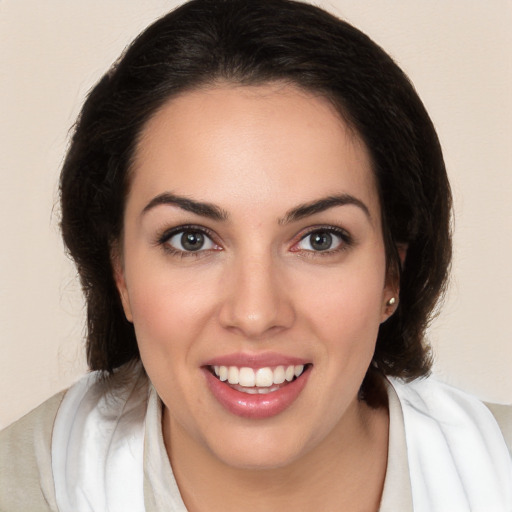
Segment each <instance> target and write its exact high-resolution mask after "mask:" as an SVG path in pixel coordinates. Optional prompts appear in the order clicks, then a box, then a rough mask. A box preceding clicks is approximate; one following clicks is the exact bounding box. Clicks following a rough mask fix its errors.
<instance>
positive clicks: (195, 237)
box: [181, 231, 204, 251]
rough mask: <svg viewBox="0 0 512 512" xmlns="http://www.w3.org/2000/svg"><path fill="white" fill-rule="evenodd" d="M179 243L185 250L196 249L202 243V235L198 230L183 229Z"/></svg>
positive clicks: (200, 246) (201, 245)
mask: <svg viewBox="0 0 512 512" xmlns="http://www.w3.org/2000/svg"><path fill="white" fill-rule="evenodd" d="M181 245H182V246H183V248H184V249H185V250H187V251H198V250H199V249H201V248H202V247H203V245H204V235H203V234H202V233H200V232H199V231H185V232H184V233H183V234H182V235H181Z"/></svg>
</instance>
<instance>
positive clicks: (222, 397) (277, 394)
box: [203, 353, 311, 419]
mask: <svg viewBox="0 0 512 512" xmlns="http://www.w3.org/2000/svg"><path fill="white" fill-rule="evenodd" d="M308 362H309V361H305V360H304V359H299V358H294V357H288V356H283V355H282V354H276V353H265V354H254V355H247V354H231V355H227V356H222V357H218V358H214V359H211V360H209V361H207V362H206V363H205V365H204V366H203V371H204V375H205V377H206V381H207V383H208V386H209V389H210V391H211V392H212V394H213V396H214V397H215V398H216V399H217V401H218V402H219V403H220V404H221V405H222V406H223V407H224V408H225V409H227V410H228V411H229V412H231V413H232V414H235V415H236V416H240V417H243V418H251V419H263V418H270V417H272V416H275V415H277V414H279V413H281V412H283V411H284V410H285V409H287V408H288V407H289V406H290V405H291V404H292V403H293V402H294V401H295V400H296V399H297V397H298V396H299V395H300V393H301V391H302V390H303V389H304V386H305V385H306V383H307V381H308V378H309V375H310V373H311V367H310V366H308V367H306V369H305V370H304V372H303V373H302V375H301V376H300V377H299V378H297V379H295V380H293V381H292V382H289V383H286V384H283V385H282V386H281V387H280V388H279V389H278V390H276V391H273V392H271V393H266V394H248V393H244V392H242V391H237V390H236V389H233V388H232V387H231V386H230V385H229V384H228V383H227V382H221V381H220V380H219V379H218V378H217V377H215V376H214V375H213V374H212V373H211V371H210V369H209V367H210V366H238V367H239V368H241V367H248V368H254V369H255V368H263V367H267V366H268V367H276V366H280V365H282V366H289V365H306V364H307V363H308Z"/></svg>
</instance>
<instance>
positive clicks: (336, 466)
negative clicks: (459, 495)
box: [163, 400, 389, 512]
mask: <svg viewBox="0 0 512 512" xmlns="http://www.w3.org/2000/svg"><path fill="white" fill-rule="evenodd" d="M163 427H164V439H165V440H166V446H167V451H168V454H169V459H170V461H171V465H172V467H173V471H174V474H175V478H176V481H177V483H178V486H179V488H180V492H181V495H182V497H183V500H184V502H185V504H186V506H187V510H189V511H190V512H203V511H208V512H217V511H219V512H220V511H223V512H231V511H239V510H244V511H245V512H252V511H253V510H254V511H256V510H257V511H260V510H263V509H264V507H267V508H268V509H270V510H281V509H283V510H345V509H348V510H353V509H356V508H357V509H358V510H369V511H370V510H375V511H377V510H378V508H379V503H380V498H381V495H382V489H383V485H384V479H385V474H386V464H387V447H388V430H389V418H388V411H387V407H381V408H378V409H372V408H370V407H368V406H367V405H366V403H365V402H360V401H357V400H356V401H354V402H353V404H352V405H351V407H350V410H348V411H347V413H346V414H345V415H344V417H343V420H342V421H340V423H339V424H338V425H337V427H336V428H335V429H333V431H331V432H330V434H329V435H328V436H327V437H326V438H325V439H324V440H323V441H322V442H321V443H320V444H319V445H317V446H316V447H314V448H313V449H311V450H310V451H309V452H307V453H306V454H304V455H302V456H300V457H299V458H297V459H296V460H294V461H292V462H290V463H289V464H287V465H285V466H283V467H278V468H270V469H268V468H266V469H241V468H237V467H232V466H229V465H227V464H225V463H223V462H222V461H221V460H219V459H218V458H217V457H215V456H214V455H213V454H212V453H211V452H210V451H209V450H208V449H207V448H205V447H204V446H203V445H201V444H199V443H197V442H195V440H194V439H192V438H191V437H190V436H189V435H188V434H187V432H185V431H183V429H182V428H181V427H180V425H178V424H176V422H173V421H172V419H171V418H170V416H169V414H168V413H167V411H164V421H163Z"/></svg>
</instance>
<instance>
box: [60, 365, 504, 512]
mask: <svg viewBox="0 0 512 512" xmlns="http://www.w3.org/2000/svg"><path fill="white" fill-rule="evenodd" d="M146 382H147V381H146V379H145V378H144V377H139V378H138V379H135V380H132V381H131V382H130V383H129V385H127V386H125V387H123V389H122V392H121V393H120V394H116V398H113V396H112V394H109V393H107V394H105V393H104V392H102V391H101V390H102V389H104V384H103V383H101V382H100V383H98V381H97V377H96V375H95V374H91V375H89V376H87V377H85V378H84V379H82V381H80V382H79V383H77V384H76V385H75V386H73V387H72V388H71V389H70V390H69V391H68V393H67V394H66V396H65V398H64V400H63V402H62V404H61V407H60V409H59V412H58V414H57V418H56V421H55V427H54V433H53V442H52V468H53V476H54V481H55V491H56V498H57V504H58V506H59V510H60V512H92V511H94V512H100V511H103V510H104V511H107V510H108V511H109V512H126V511H127V510H133V511H141V512H142V511H144V510H145V498H144V495H145V494H146V495H147V496H148V497H149V498H148V499H149V500H150V501H151V503H150V504H149V505H150V507H151V508H154V509H155V510H169V511H186V508H185V505H184V503H183V501H182V499H181V496H180V493H179V489H178V486H177V484H176V481H175V479H174V476H173V473H172V468H171V466H170V463H169V460H168V457H167V454H166V450H165V447H164V443H163V438H162V431H161V411H162V404H161V402H160V399H159V398H158V395H157V394H156V391H155V390H154V389H153V388H152V387H151V386H147V384H146ZM390 383H391V386H392V389H394V391H395V392H396V396H397V397H398V400H399V403H398V404H397V403H396V402H397V401H396V398H395V396H394V395H395V393H394V392H393V391H392V389H390V390H389V391H388V394H389V396H390V418H391V420H390V432H391V433H390V447H389V457H388V472H387V477H386V483H385V488H384V493H383V498H382V506H381V509H380V510H381V512H384V511H386V510H388V509H389V510H394V511H396V510H397V509H396V501H395V500H394V497H393V494H396V493H395V489H397V484H398V485H400V484H399V483H398V482H397V481H396V479H397V478H398V479H400V475H402V480H403V475H407V474H409V475H410V485H408V482H407V481H403V482H402V484H401V485H403V486H405V488H407V489H408V488H410V494H409V493H407V492H406V493H402V492H400V493H399V494H398V495H400V496H401V499H402V501H403V504H402V505H403V507H405V508H400V510H401V511H403V510H407V509H410V508H411V507H410V504H411V497H412V504H413V508H414V511H415V512H463V511H472V512H511V511H512V461H511V458H510V455H509V453H508V449H507V447H506V444H505V441H504V438H503V435H502V433H501V431H500V429H499V427H498V424H497V423H496V421H495V419H494V417H493V415H492V414H491V412H490V411H489V410H488V409H487V408H486V407H485V406H484V405H483V404H482V403H481V402H479V401H478V400H476V399H475V398H473V397H471V396H469V395H467V394H465V393H463V392H461V391H458V390H456V389H454V388H451V387H449V386H447V385H444V384H441V383H439V382H437V381H435V380H434V379H420V380H416V381H414V382H412V383H409V384H403V383H402V382H400V381H399V380H397V379H390ZM148 395H149V400H148ZM400 409H401V411H402V413H403V416H402V414H400ZM401 425H403V432H405V436H404V435H403V433H402V435H400V432H397V430H401V429H400V426H401ZM403 439H405V442H406V454H407V456H406V457H405V460H404V458H403V457H402V458H401V457H400V453H403V452H404V450H403V449H400V446H398V449H397V447H396V446H393V443H394V444H395V445H397V444H398V445H400V440H402V443H403ZM406 466H408V468H409V470H408V471H405V467H406ZM393 474H394V476H393ZM393 480H394V481H393ZM391 481H393V483H391ZM401 485H400V487H401ZM391 503H393V507H395V508H394V509H391V508H390V506H389V507H388V504H390V505H391Z"/></svg>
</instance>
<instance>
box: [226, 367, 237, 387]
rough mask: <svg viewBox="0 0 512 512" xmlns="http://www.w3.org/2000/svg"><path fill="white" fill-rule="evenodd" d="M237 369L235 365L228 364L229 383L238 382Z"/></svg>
mask: <svg viewBox="0 0 512 512" xmlns="http://www.w3.org/2000/svg"><path fill="white" fill-rule="evenodd" d="M238 375H239V371H238V368H237V367H236V366H230V367H229V369H228V382H229V383H230V384H238Z"/></svg>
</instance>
